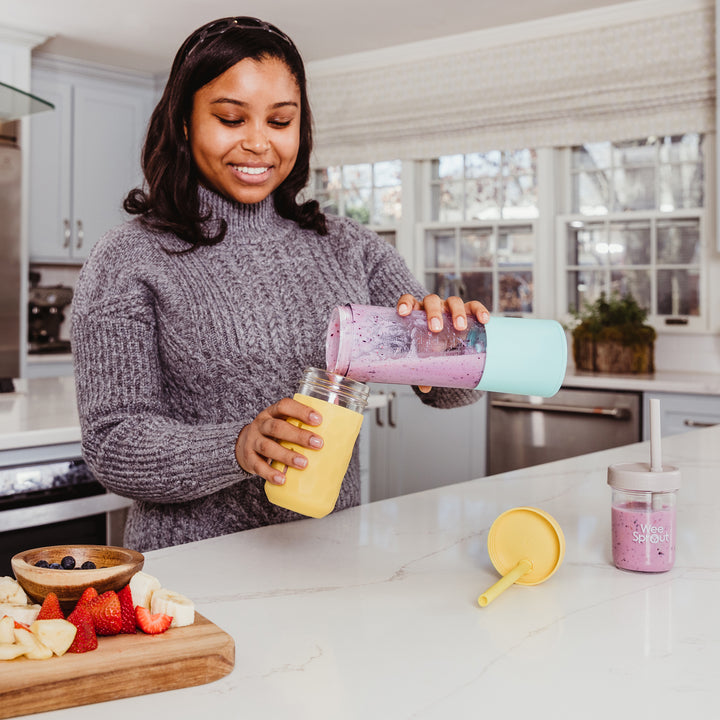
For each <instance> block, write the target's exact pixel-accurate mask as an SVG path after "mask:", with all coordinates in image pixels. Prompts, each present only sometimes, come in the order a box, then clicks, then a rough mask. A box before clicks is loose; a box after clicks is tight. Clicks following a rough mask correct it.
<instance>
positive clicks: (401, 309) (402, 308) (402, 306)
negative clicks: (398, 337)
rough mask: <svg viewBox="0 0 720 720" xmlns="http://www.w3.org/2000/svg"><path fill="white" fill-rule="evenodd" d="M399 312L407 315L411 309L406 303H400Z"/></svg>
mask: <svg viewBox="0 0 720 720" xmlns="http://www.w3.org/2000/svg"><path fill="white" fill-rule="evenodd" d="M397 310H398V313H400V315H405V313H407V312H409V311H410V308H409V307H408V306H407V305H406V304H405V303H400V304H399V305H398V309H397Z"/></svg>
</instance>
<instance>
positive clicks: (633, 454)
mask: <svg viewBox="0 0 720 720" xmlns="http://www.w3.org/2000/svg"><path fill="white" fill-rule="evenodd" d="M663 450H664V453H663V454H664V461H665V463H671V464H676V465H678V466H679V467H680V468H681V470H682V473H683V486H682V489H681V490H680V493H679V504H678V511H677V523H678V535H677V538H678V540H677V557H676V564H675V567H674V568H673V569H672V570H671V571H669V572H667V573H660V574H649V573H633V572H624V571H620V570H617V569H616V568H615V567H614V566H613V565H612V562H611V550H610V490H609V488H608V486H607V484H606V470H607V466H608V464H610V463H614V462H629V461H638V460H645V459H646V458H647V457H648V456H649V447H648V444H647V443H643V444H638V445H631V446H627V447H624V448H615V449H613V450H607V451H603V452H599V453H594V454H591V455H586V456H581V457H577V458H573V459H569V460H562V461H558V462H555V463H550V464H547V465H543V466H538V467H534V468H527V469H525V470H519V471H513V472H509V473H506V474H503V475H498V476H494V477H490V478H483V479H479V480H474V481H471V482H467V483H462V484H458V485H453V486H448V487H443V488H440V489H437V490H430V491H426V492H422V493H417V494H414V495H407V496H405V497H400V498H395V499H392V500H385V501H382V502H377V503H371V504H369V505H363V506H360V507H356V508H352V509H349V510H346V511H344V512H341V513H338V514H335V515H331V516H329V517H327V518H324V519H322V520H312V519H308V520H302V521H299V522H295V523H290V524H286V525H277V526H271V527H266V528H260V529H258V530H251V531H247V532H244V533H239V534H236V535H229V536H225V537H221V538H216V539H213V540H207V541H203V542H199V543H192V544H189V545H185V546H181V547H176V548H169V549H165V550H160V551H155V552H151V553H147V554H146V563H145V569H146V570H147V572H150V573H152V574H154V575H156V576H158V577H159V578H160V579H161V581H162V582H163V584H164V585H166V586H167V587H172V588H174V589H176V590H179V591H181V592H184V593H185V594H187V595H189V596H191V597H193V598H194V599H195V601H196V602H197V607H198V610H199V611H200V612H201V613H203V614H204V615H205V616H206V617H208V618H209V619H211V620H212V621H213V622H215V623H216V624H217V625H219V626H220V627H222V628H223V629H224V630H225V631H227V632H228V633H230V634H231V635H232V636H233V638H234V640H235V645H236V660H235V668H234V670H233V672H232V673H231V674H230V675H228V676H227V677H225V678H223V679H221V680H218V681H216V682H214V683H211V684H208V685H203V686H199V687H195V688H186V689H183V690H175V691H170V692H164V693H157V694H153V695H145V696H142V697H135V698H129V699H125V700H117V701H113V702H110V703H106V704H104V705H103V706H102V707H100V706H97V705H95V706H86V707H77V708H73V709H71V710H63V711H56V712H52V713H44V714H42V715H37V716H33V717H37V718H39V719H40V718H41V719H44V720H55V718H57V719H58V720H60V719H65V718H67V719H68V720H70V719H71V718H72V720H83V719H84V718H87V719H88V720H90V719H91V718H92V719H93V720H94V719H95V718H97V717H98V716H99V715H98V714H99V713H100V714H101V716H102V717H103V718H109V719H115V718H117V719H118V720H125V719H126V718H128V717H143V718H145V717H152V716H153V715H156V714H159V713H161V714H162V715H163V716H164V717H168V718H174V719H175V718H183V719H184V718H187V719H188V720H190V719H193V720H196V719H197V718H201V717H212V718H236V717H243V718H271V719H274V718H288V717H293V718H299V719H302V718H308V719H312V720H325V719H328V720H329V719H330V718H332V720H337V719H338V718H342V719H343V720H355V719H358V720H360V719H362V720H366V719H367V718H378V719H380V720H384V719H386V718H387V719H391V720H405V719H408V720H409V719H410V718H412V719H413V720H428V719H431V718H432V719H438V720H446V719H447V718H469V717H488V716H494V717H507V718H538V719H540V720H543V719H546V718H547V719H550V718H571V717H577V718H583V720H594V719H595V718H597V719H598V720H599V719H600V718H603V719H604V718H608V717H618V718H623V719H625V718H641V717H642V718H652V720H666V719H667V720H670V719H672V720H676V719H677V718H679V717H698V718H711V717H717V715H718V702H717V697H716V686H717V677H718V669H719V668H720V621H719V620H718V602H719V600H720V553H719V552H718V549H719V548H720V543H719V542H718V517H720V481H719V479H718V473H719V470H720V427H716V428H708V429H705V430H695V431H693V432H691V433H687V434H685V435H676V436H673V437H668V438H665V439H664V440H663ZM523 505H529V506H534V507H539V508H542V509H543V510H546V511H547V512H549V513H551V514H552V515H553V516H554V517H555V518H556V519H557V521H558V522H559V523H560V525H561V527H562V528H563V530H564V534H565V538H566V543H567V551H566V555H565V560H564V562H563V564H562V566H561V567H560V568H559V569H558V571H557V572H556V574H555V575H553V576H552V577H551V578H550V579H549V580H548V581H547V582H545V583H543V584H540V585H537V586H533V587H520V586H513V587H511V588H509V589H508V590H507V591H506V592H505V593H504V594H503V595H501V596H500V597H499V598H498V599H497V600H495V601H494V602H493V603H492V604H490V605H489V606H488V607H486V608H480V607H479V606H478V605H477V602H476V601H477V597H478V595H479V594H480V593H481V592H482V591H484V590H485V589H487V588H488V587H489V586H490V585H491V584H492V583H494V582H495V581H496V580H497V578H498V575H497V573H496V572H495V570H494V568H493V567H492V565H491V563H490V560H489V557H488V553H487V546H486V543H487V533H488V529H489V528H490V526H491V524H492V522H493V520H494V519H495V518H496V517H497V516H498V515H499V514H500V513H501V512H503V511H505V510H507V509H509V508H512V507H516V506H523ZM38 692H41V688H38Z"/></svg>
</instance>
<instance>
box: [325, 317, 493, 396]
mask: <svg viewBox="0 0 720 720" xmlns="http://www.w3.org/2000/svg"><path fill="white" fill-rule="evenodd" d="M485 352H486V336H485V327H484V326H483V325H482V324H480V323H479V322H477V320H475V319H474V318H472V317H468V329H467V330H465V331H463V332H458V331H456V330H455V329H454V328H453V325H452V319H451V317H450V316H446V317H445V321H444V324H443V329H442V330H441V331H440V332H438V333H433V332H431V331H430V330H428V326H427V315H426V314H425V313H424V312H423V311H421V310H416V311H413V312H412V313H410V315H408V316H406V317H401V316H400V315H398V314H397V311H396V310H395V308H386V307H375V306H371V305H345V306H343V307H339V308H335V310H334V312H333V314H332V316H331V318H330V324H329V326H328V333H327V341H326V362H327V369H328V371H330V372H335V373H338V374H340V375H345V376H346V377H349V378H352V379H353V380H358V381H360V382H378V383H393V384H397V385H432V386H433V387H455V388H475V387H477V384H478V383H479V382H480V379H481V378H482V374H483V370H484V369H485Z"/></svg>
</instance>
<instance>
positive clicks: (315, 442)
mask: <svg viewBox="0 0 720 720" xmlns="http://www.w3.org/2000/svg"><path fill="white" fill-rule="evenodd" d="M310 445H311V446H312V447H314V448H321V447H322V446H323V439H322V438H321V437H318V436H317V435H313V436H312V437H311V438H310Z"/></svg>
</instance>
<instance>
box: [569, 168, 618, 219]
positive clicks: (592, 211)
mask: <svg viewBox="0 0 720 720" xmlns="http://www.w3.org/2000/svg"><path fill="white" fill-rule="evenodd" d="M572 197H573V200H572V203H573V212H579V213H582V214H583V215H606V214H607V211H608V205H609V202H608V198H609V197H610V188H609V180H608V175H607V173H604V172H582V173H579V174H577V175H573V187H572Z"/></svg>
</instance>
